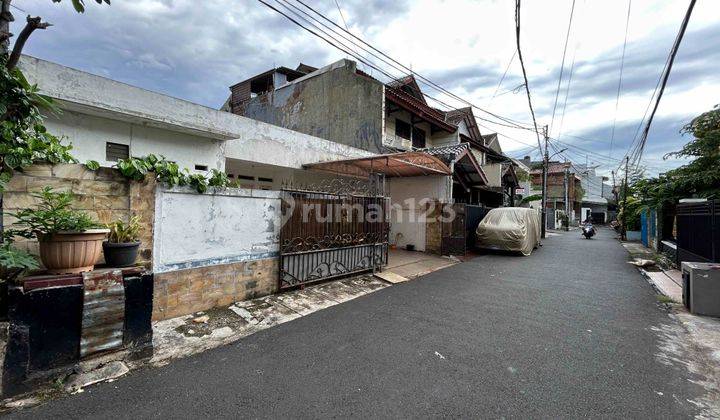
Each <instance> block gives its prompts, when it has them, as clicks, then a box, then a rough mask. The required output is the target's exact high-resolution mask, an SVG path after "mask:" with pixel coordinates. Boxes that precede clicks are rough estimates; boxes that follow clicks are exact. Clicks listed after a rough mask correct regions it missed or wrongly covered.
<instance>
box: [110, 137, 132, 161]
mask: <svg viewBox="0 0 720 420" xmlns="http://www.w3.org/2000/svg"><path fill="white" fill-rule="evenodd" d="M129 157H130V146H128V145H127V144H120V143H110V142H107V143H105V160H107V161H109V162H117V161H118V160H120V159H127V158H129Z"/></svg>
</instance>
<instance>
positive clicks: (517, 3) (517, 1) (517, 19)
mask: <svg viewBox="0 0 720 420" xmlns="http://www.w3.org/2000/svg"><path fill="white" fill-rule="evenodd" d="M573 1H574V0H573ZM515 40H516V43H517V55H518V59H520V67H521V68H522V74H523V79H524V80H525V92H526V93H527V98H528V105H529V106H530V115H532V120H533V127H535V136H536V137H537V142H538V147H539V148H540V149H542V143H540V132H539V131H538V126H537V121H536V120H535V111H534V110H533V106H532V99H531V97H530V85H529V84H528V80H527V73H526V72H525V63H524V62H523V57H522V50H521V49H520V0H515ZM543 211H544V209H543Z"/></svg>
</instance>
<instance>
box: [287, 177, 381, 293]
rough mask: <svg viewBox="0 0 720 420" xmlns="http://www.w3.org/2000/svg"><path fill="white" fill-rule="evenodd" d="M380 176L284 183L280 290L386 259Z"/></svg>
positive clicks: (373, 267)
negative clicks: (320, 181)
mask: <svg viewBox="0 0 720 420" xmlns="http://www.w3.org/2000/svg"><path fill="white" fill-rule="evenodd" d="M384 189H385V188H384V178H383V177H382V176H381V175H375V176H372V177H371V179H370V180H369V182H364V181H360V180H354V179H339V178H338V179H333V180H330V181H327V182H323V183H319V184H316V185H312V186H303V187H290V186H289V187H283V189H282V190H281V194H280V196H281V199H282V223H283V225H282V227H281V228H280V284H279V287H280V289H287V288H291V287H296V286H301V285H304V284H308V283H313V282H317V281H322V280H327V279H331V278H335V277H341V276H347V275H350V274H355V273H360V272H364V271H375V270H378V269H380V268H382V266H384V265H386V264H387V258H388V231H389V224H388V198H387V197H385V196H384Z"/></svg>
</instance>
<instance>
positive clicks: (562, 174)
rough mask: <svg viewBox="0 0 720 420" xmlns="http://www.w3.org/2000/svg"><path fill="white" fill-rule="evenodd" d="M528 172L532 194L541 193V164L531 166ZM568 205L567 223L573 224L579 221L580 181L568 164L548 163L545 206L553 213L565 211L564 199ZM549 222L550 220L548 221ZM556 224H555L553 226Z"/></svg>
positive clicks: (535, 203)
mask: <svg viewBox="0 0 720 420" xmlns="http://www.w3.org/2000/svg"><path fill="white" fill-rule="evenodd" d="M532 167H533V169H531V171H530V179H531V182H532V185H533V194H536V193H538V194H541V193H542V177H543V170H542V163H541V162H536V163H535V164H533V166H532ZM566 196H567V198H568V199H567V201H568V203H569V206H568V208H569V214H568V218H569V222H570V223H573V222H576V221H578V220H579V219H580V217H581V209H582V199H583V196H584V192H583V188H582V179H581V177H580V176H579V175H578V174H577V173H575V171H574V168H573V165H572V164H571V163H570V162H549V164H548V172H547V205H546V208H547V209H548V210H552V211H553V213H556V214H560V213H559V212H564V211H565V197H566ZM533 205H534V206H541V202H540V201H535V202H533ZM549 220H550V219H549ZM557 225H558V224H557V223H555V226H557ZM550 226H552V223H550Z"/></svg>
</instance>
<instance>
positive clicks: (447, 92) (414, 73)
mask: <svg viewBox="0 0 720 420" xmlns="http://www.w3.org/2000/svg"><path fill="white" fill-rule="evenodd" d="M296 1H297V3H299V4H301V5H303V6H304V7H305V8H307V9H308V10H310V11H312V12H313V13H315V14H316V15H318V16H319V17H320V18H322V19H323V20H325V21H327V22H329V23H330V24H331V25H333V26H335V27H336V28H338V29H340V30H341V31H343V32H345V33H347V34H348V35H350V36H351V37H352V38H354V39H355V40H357V41H358V42H360V43H362V44H363V45H365V46H367V47H368V48H370V49H372V50H373V51H375V52H377V53H378V54H380V55H382V56H383V57H385V58H386V59H388V60H391V61H392V62H394V63H395V64H396V65H398V66H400V67H402V68H403V69H405V71H407V72H408V73H410V74H412V75H414V76H416V77H417V78H418V79H420V80H421V81H423V82H425V83H426V84H427V85H428V86H430V87H432V88H433V89H435V90H437V91H439V92H442V93H444V94H446V95H448V96H450V97H452V98H453V99H455V100H458V101H460V102H462V103H464V104H465V105H467V106H471V107H473V108H475V109H477V110H478V111H481V112H484V113H486V114H488V115H490V116H492V117H495V118H497V119H499V120H501V121H504V122H506V123H509V124H516V125H518V126H519V127H518V128H523V129H526V130H527V129H528V127H524V126H523V123H521V122H518V121H515V120H513V119H511V118H508V117H503V116H501V115H498V114H495V113H493V112H490V111H488V110H486V109H484V108H481V107H479V106H477V105H475V104H473V103H471V102H469V101H468V100H466V99H464V98H461V97H460V96H458V95H456V94H454V93H452V92H451V91H449V90H447V89H446V88H444V87H442V86H440V85H439V84H437V83H435V82H433V81H432V80H430V79H428V78H427V77H425V76H423V75H421V74H419V73H417V72H415V71H413V70H412V69H411V68H409V67H407V66H405V65H404V64H402V63H400V62H399V61H397V60H395V59H394V58H392V57H390V56H389V55H388V54H386V53H384V52H382V51H381V50H379V49H378V48H376V47H374V46H373V45H371V44H370V43H368V42H367V41H365V40H363V39H362V38H360V37H358V36H356V35H355V34H353V33H351V32H349V31H347V30H345V29H344V28H342V27H341V26H339V25H338V24H337V23H335V22H333V21H332V19H329V18H328V17H327V16H325V15H323V14H322V13H320V12H318V11H317V10H316V9H314V8H313V7H311V6H309V5H308V4H307V3H305V2H304V1H302V0H296Z"/></svg>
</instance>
